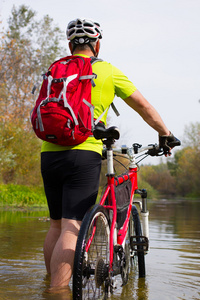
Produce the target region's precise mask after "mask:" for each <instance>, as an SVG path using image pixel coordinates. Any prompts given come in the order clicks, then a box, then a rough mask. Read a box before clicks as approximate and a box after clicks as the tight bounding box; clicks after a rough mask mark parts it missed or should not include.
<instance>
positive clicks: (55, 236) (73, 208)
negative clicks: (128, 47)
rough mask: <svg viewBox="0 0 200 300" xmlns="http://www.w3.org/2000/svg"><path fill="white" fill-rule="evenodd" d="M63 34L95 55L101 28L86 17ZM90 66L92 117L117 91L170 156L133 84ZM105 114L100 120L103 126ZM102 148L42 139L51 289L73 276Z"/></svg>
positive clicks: (155, 117) (113, 71) (107, 67)
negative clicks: (79, 233) (64, 144)
mask: <svg viewBox="0 0 200 300" xmlns="http://www.w3.org/2000/svg"><path fill="white" fill-rule="evenodd" d="M67 38H68V40H69V49H70V51H71V53H72V54H73V55H80V56H83V57H92V56H95V57H98V54H99V49H100V40H101V39H102V30H101V28H100V25H99V24H98V23H97V22H94V21H92V20H86V19H76V20H73V21H71V22H70V23H69V24H68V26H67ZM92 68H93V72H94V73H95V74H97V78H96V79H95V84H96V86H95V87H94V88H92V104H93V105H94V107H95V111H94V117H95V118H98V117H99V116H100V115H101V114H102V112H104V111H105V110H106V108H108V107H109V105H110V104H111V103H112V101H113V99H114V97H115V95H116V96H118V97H120V98H121V99H123V100H124V101H125V102H126V103H127V104H128V105H129V106H130V107H131V108H132V109H134V110H135V111H136V112H137V113H139V114H140V116H141V117H142V118H143V119H144V121H145V122H146V123H147V124H149V125H150V126H151V127H152V128H153V129H155V130H156V131H157V132H158V134H159V136H160V143H162V146H164V149H165V151H166V155H168V154H169V155H170V151H169V150H170V148H169V147H168V146H167V142H168V140H170V141H171V140H173V139H174V136H173V135H172V134H171V133H170V131H169V130H168V128H167V127H166V126H165V124H164V123H163V121H162V119H161V117H160V115H159V114H158V112H157V111H156V110H155V108H154V107H153V106H152V105H151V104H150V103H149V102H148V101H147V100H146V99H145V98H144V97H143V95H142V94H141V93H140V92H139V91H138V90H137V88H136V87H135V86H134V85H133V83H132V82H131V81H129V79H128V78H127V77H126V76H125V75H124V74H123V73H122V72H121V71H120V70H119V69H117V68H116V67H114V66H113V65H111V64H110V63H108V62H106V61H99V62H96V63H95V64H94V65H93V66H92ZM106 115H107V113H106V114H105V115H104V116H103V118H102V120H101V121H102V122H103V123H104V124H106ZM101 152H102V142H101V141H99V140H98V141H97V140H95V139H94V137H89V138H88V139H87V140H86V141H85V142H84V143H82V144H79V145H77V146H73V147H65V146H59V145H55V144H52V143H48V142H45V141H44V142H43V144H42V149H41V171H42V176H43V182H44V187H45V193H46V197H47V202H48V206H49V211H50V229H49V231H48V233H47V236H46V239H45V243H44V257H45V264H46V268H47V272H48V273H50V274H51V287H59V286H66V285H68V283H69V280H70V278H71V275H72V271H73V270H72V268H73V260H74V252H75V247H76V241H77V236H78V232H79V229H80V225H81V220H82V218H83V216H84V214H85V213H86V211H87V210H88V208H89V207H90V206H92V205H93V204H94V203H95V201H96V197H97V193H98V187H99V176H100V169H101ZM167 152H168V154H167Z"/></svg>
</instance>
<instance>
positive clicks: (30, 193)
mask: <svg viewBox="0 0 200 300" xmlns="http://www.w3.org/2000/svg"><path fill="white" fill-rule="evenodd" d="M0 205H1V206H15V207H27V206H46V205H47V204H46V197H45V194H44V189H43V188H42V187H28V186H22V185H14V184H8V185H0Z"/></svg>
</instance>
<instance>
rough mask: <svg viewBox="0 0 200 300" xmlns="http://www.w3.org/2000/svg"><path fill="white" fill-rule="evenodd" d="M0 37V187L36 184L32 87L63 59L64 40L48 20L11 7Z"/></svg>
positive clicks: (32, 12)
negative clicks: (6, 24)
mask: <svg viewBox="0 0 200 300" xmlns="http://www.w3.org/2000/svg"><path fill="white" fill-rule="evenodd" d="M0 37H1V39H0V173H1V181H3V182H6V183H8V182H13V181H14V182H15V183H18V182H20V183H21V182H26V183H27V184H28V183H30V182H31V183H35V184H38V178H40V176H39V159H38V153H39V152H38V151H39V148H40V144H41V142H40V141H39V140H38V139H37V138H36V137H35V136H34V134H33V132H32V128H31V125H30V121H29V117H30V111H31V109H32V108H33V106H34V101H35V99H34V98H33V97H31V90H32V87H33V85H34V83H35V82H38V81H39V82H42V77H41V74H42V73H44V72H45V71H46V70H47V68H48V67H49V65H50V64H51V63H52V61H54V60H56V59H57V58H59V57H61V56H65V50H64V49H63V47H62V46H61V41H62V40H63V38H64V36H63V34H62V32H61V30H60V29H59V28H58V26H55V25H54V24H53V20H52V19H51V18H50V17H49V16H48V15H47V16H44V18H43V19H42V20H39V21H38V20H37V19H36V12H34V11H33V10H31V9H29V8H28V7H27V6H25V5H21V6H19V8H16V7H15V6H13V8H12V11H11V15H10V17H9V20H8V28H7V29H6V30H3V31H2V32H0ZM36 152H37V155H35V153H36ZM34 168H35V169H36V170H37V176H35V177H36V179H37V180H35V181H34V180H32V179H31V178H32V176H29V175H28V172H32V174H33V172H34V173H35V172H36V171H34ZM25 170H27V171H26V172H25ZM28 178H29V179H30V181H27V179H28ZM40 180H41V179H40Z"/></svg>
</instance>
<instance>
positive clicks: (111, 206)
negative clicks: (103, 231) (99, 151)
mask: <svg viewBox="0 0 200 300" xmlns="http://www.w3.org/2000/svg"><path fill="white" fill-rule="evenodd" d="M118 151H121V150H118ZM118 151H117V150H116V152H118ZM131 156H132V161H131V163H130V167H129V171H128V173H127V174H124V175H122V176H120V177H118V180H116V179H115V177H114V168H113V149H107V171H108V173H107V175H106V176H107V188H106V190H105V192H104V194H103V196H102V198H101V200H100V205H103V206H104V207H105V208H106V209H108V210H109V211H112V212H113V214H112V223H111V228H110V270H112V265H113V252H114V244H118V245H122V243H123V241H124V240H125V237H126V234H127V230H128V224H129V219H130V214H131V208H132V199H133V196H134V192H135V190H136V189H138V186H137V166H136V165H135V161H134V156H133V155H131ZM127 180H130V181H131V183H132V188H131V196H130V202H129V207H128V211H127V218H126V220H125V222H124V224H123V227H122V228H121V229H120V230H119V231H118V233H117V241H114V236H115V230H116V221H117V205H116V198H115V187H116V186H118V185H120V184H121V183H123V182H125V181H127ZM107 198H108V205H105V201H106V199H107Z"/></svg>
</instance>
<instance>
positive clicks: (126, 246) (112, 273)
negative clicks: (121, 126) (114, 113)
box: [73, 127, 180, 300]
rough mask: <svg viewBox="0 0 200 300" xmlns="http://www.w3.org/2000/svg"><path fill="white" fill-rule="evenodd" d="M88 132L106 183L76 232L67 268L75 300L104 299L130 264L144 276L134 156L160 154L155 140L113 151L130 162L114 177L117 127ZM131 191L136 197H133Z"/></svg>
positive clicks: (144, 216) (144, 240)
mask: <svg viewBox="0 0 200 300" xmlns="http://www.w3.org/2000/svg"><path fill="white" fill-rule="evenodd" d="M94 136H95V138H96V139H102V141H103V143H104V145H105V146H106V150H105V154H106V155H105V156H106V159H107V174H106V176H107V185H106V188H105V190H104V192H103V195H102V197H101V199H100V202H99V204H96V205H94V206H93V207H92V208H91V209H89V211H88V212H87V213H86V215H85V217H84V219H83V222H82V224H81V228H80V232H79V235H78V240H77V246H76V251H75V259H74V271H73V299H76V300H77V299H107V298H108V297H109V295H110V294H111V293H113V291H114V289H115V287H116V278H120V277H121V282H122V285H125V284H126V283H127V281H128V275H129V271H130V268H131V266H135V267H136V269H137V270H138V274H139V277H145V254H146V253H148V246H149V239H148V236H149V233H148V231H149V228H148V211H147V192H146V190H145V189H143V190H139V189H138V185H137V172H138V168H137V165H136V157H137V154H138V153H141V152H145V153H144V155H146V156H147V155H151V156H158V155H162V154H163V152H162V150H161V149H159V147H158V146H157V145H156V144H155V145H149V146H147V147H141V145H139V144H133V146H132V147H131V148H127V147H121V148H120V149H114V153H121V154H125V155H126V156H127V157H128V159H129V162H130V163H129V169H128V170H127V172H125V173H123V174H121V175H119V176H117V177H115V174H114V168H113V148H112V146H113V144H114V142H115V140H117V139H119V130H118V128H117V127H110V128H108V129H104V128H102V127H100V128H97V129H96V130H95V131H94ZM178 145H180V141H179V140H177V143H173V147H174V146H178ZM169 146H170V145H169ZM136 193H138V194H140V195H141V199H140V198H139V199H136V200H134V199H133V197H134V194H136ZM135 204H137V205H138V207H139V209H137V208H136V205H135ZM138 210H139V212H138ZM140 218H141V221H142V222H140ZM141 223H142V224H141Z"/></svg>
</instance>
